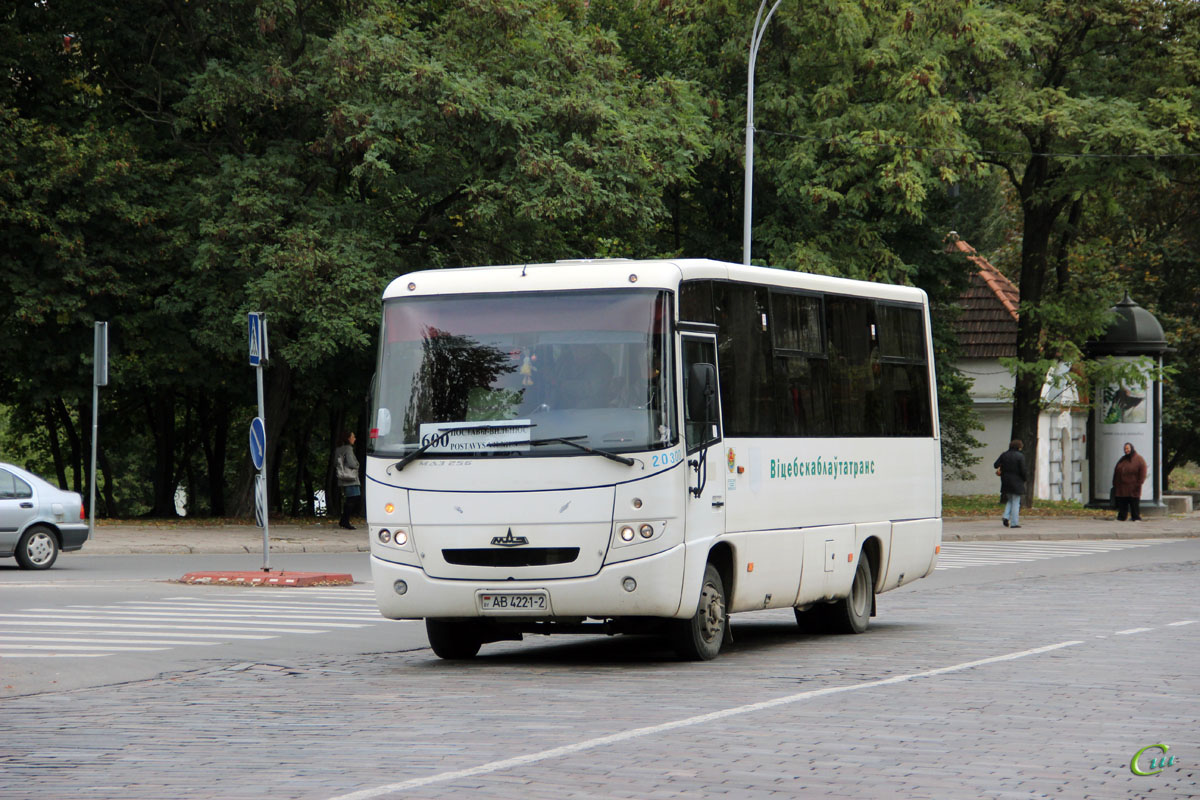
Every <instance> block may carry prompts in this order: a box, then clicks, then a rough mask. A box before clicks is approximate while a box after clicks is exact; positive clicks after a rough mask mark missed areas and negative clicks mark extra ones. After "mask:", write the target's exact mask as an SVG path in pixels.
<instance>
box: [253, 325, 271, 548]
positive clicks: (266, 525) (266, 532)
mask: <svg viewBox="0 0 1200 800" xmlns="http://www.w3.org/2000/svg"><path fill="white" fill-rule="evenodd" d="M266 332H267V321H266V320H263V334H264V339H265V335H266ZM254 371H255V372H257V373H258V416H259V417H260V418H262V420H263V421H264V423H265V421H266V419H267V414H266V406H265V404H264V403H263V368H262V363H261V362H260V363H259V365H258V368H257V369H255V370H254ZM264 450H265V448H264ZM258 479H259V481H261V483H262V494H261V501H262V529H263V565H262V568H263V572H270V571H271V555H270V553H271V546H270V542H271V536H270V521H269V520H268V519H267V518H268V516H269V513H268V511H269V509H270V508H271V507H270V506H269V505H267V459H266V453H265V452H264V454H263V464H262V468H261V469H259V471H258ZM256 496H257V493H256ZM256 502H257V499H256Z"/></svg>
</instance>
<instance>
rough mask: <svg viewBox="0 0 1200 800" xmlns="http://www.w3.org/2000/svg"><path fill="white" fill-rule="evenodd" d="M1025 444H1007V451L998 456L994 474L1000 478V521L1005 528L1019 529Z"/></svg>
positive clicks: (1017, 441) (1023, 489)
mask: <svg viewBox="0 0 1200 800" xmlns="http://www.w3.org/2000/svg"><path fill="white" fill-rule="evenodd" d="M1023 447H1025V444H1024V443H1023V442H1022V441H1021V440H1020V439H1013V440H1012V441H1011V442H1009V443H1008V449H1007V450H1005V451H1004V452H1003V453H1001V454H1000V457H999V458H997V459H996V463H995V464H992V466H993V467H995V468H996V474H997V475H999V476H1000V493H1001V494H1003V495H1004V516H1002V517H1001V518H1000V521H1001V522H1002V523H1004V527H1006V528H1019V527H1021V516H1020V515H1021V495H1023V494H1025V481H1026V479H1027V477H1028V476H1027V475H1026V474H1025V454H1024V453H1022V452H1021V449H1022V448H1023Z"/></svg>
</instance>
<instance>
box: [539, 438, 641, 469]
mask: <svg viewBox="0 0 1200 800" xmlns="http://www.w3.org/2000/svg"><path fill="white" fill-rule="evenodd" d="M586 438H588V437H587V436H586V435H585V436H556V437H553V438H550V439H533V440H532V441H530V442H529V444H530V446H535V445H539V444H565V445H570V446H571V447H574V448H577V449H579V450H582V451H583V452H585V453H591V454H592V455H596V456H604V457H605V458H607V459H609V460H610V461H617V462H619V463H621V464H624V465H625V466H627V467H632V466H633V465H634V464H636V463H637V462H636V461H634V460H633V459H632V458H626V457H625V456H619V455H617V454H616V453H610V452H608V451H607V450H597V449H596V448H594V447H588V446H587V445H586V444H580V443H579V441H578V440H579V439H586Z"/></svg>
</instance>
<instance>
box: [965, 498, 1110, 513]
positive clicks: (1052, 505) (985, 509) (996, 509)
mask: <svg viewBox="0 0 1200 800" xmlns="http://www.w3.org/2000/svg"><path fill="white" fill-rule="evenodd" d="M1034 502H1035V505H1034V506H1033V508H1022V509H1021V516H1022V517H1027V516H1028V517H1084V518H1103V517H1108V516H1112V513H1113V512H1112V511H1111V510H1110V509H1107V508H1085V507H1084V505H1083V504H1082V503H1079V502H1076V501H1075V500H1036V501H1034ZM1003 510H1004V504H1003V503H1001V502H1000V495H999V494H969V495H942V516H943V517H996V516H999V515H1000V513H1001V512H1002V511H1003Z"/></svg>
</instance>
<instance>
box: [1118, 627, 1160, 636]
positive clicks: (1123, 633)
mask: <svg viewBox="0 0 1200 800" xmlns="http://www.w3.org/2000/svg"><path fill="white" fill-rule="evenodd" d="M1152 630H1154V628H1129V629H1127V630H1123V631H1117V632H1116V633H1114V634H1113V636H1129V635H1130V634H1132V633H1145V632H1146V631H1152Z"/></svg>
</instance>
